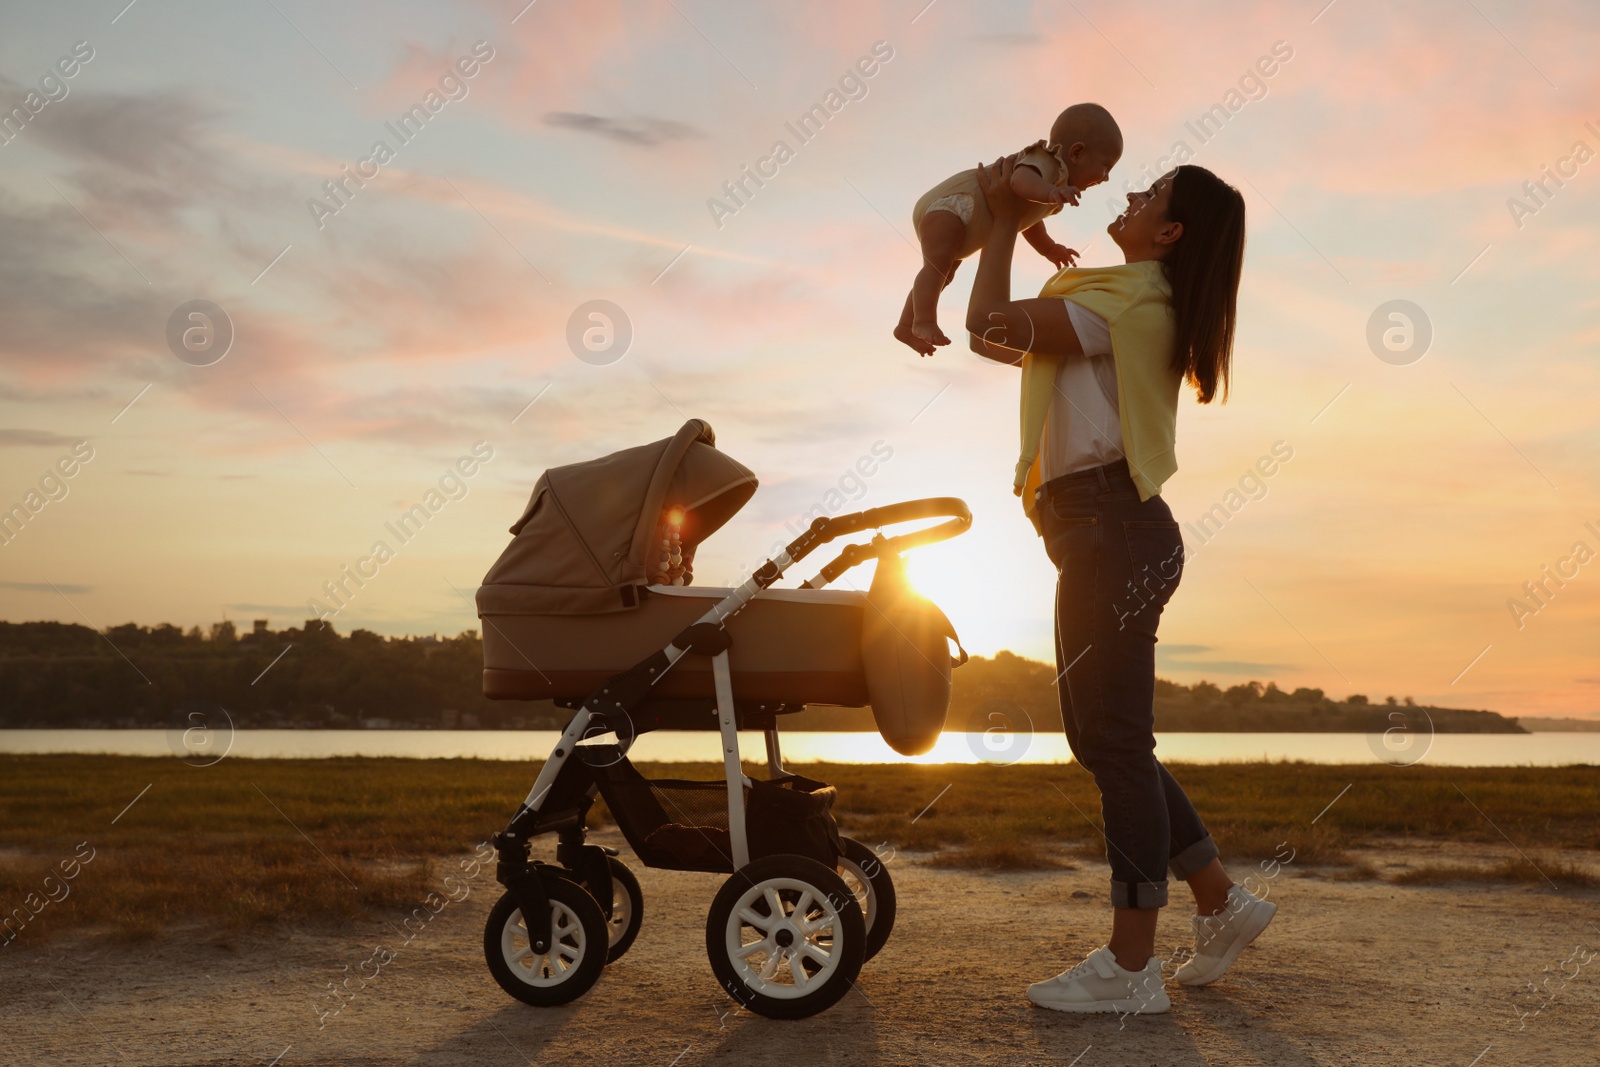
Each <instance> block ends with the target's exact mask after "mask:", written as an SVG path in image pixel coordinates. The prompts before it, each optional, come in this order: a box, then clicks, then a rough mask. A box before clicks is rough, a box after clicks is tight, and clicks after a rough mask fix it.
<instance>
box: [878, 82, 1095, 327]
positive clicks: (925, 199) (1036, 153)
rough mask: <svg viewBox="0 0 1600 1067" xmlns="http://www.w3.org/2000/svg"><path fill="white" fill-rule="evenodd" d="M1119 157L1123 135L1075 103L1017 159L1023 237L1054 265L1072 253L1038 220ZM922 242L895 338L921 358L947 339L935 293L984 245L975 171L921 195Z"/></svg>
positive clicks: (914, 216) (983, 211)
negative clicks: (1043, 138) (1024, 203)
mask: <svg viewBox="0 0 1600 1067" xmlns="http://www.w3.org/2000/svg"><path fill="white" fill-rule="evenodd" d="M1120 158H1122V131H1121V130H1120V129H1119V128H1118V127H1117V123H1116V120H1115V119H1113V118H1112V117H1111V112H1109V111H1107V110H1106V109H1105V108H1103V107H1101V106H1100V105H1099V104H1073V105H1072V106H1071V107H1069V108H1067V110H1065V111H1063V112H1062V113H1061V114H1060V116H1059V117H1057V119H1056V121H1055V123H1054V124H1053V125H1052V126H1051V127H1050V140H1049V142H1048V143H1046V142H1044V141H1038V142H1036V143H1034V144H1032V145H1030V146H1029V147H1027V148H1024V149H1023V150H1022V151H1021V152H1020V153H1018V156H1017V167H1016V170H1015V173H1014V176H1013V177H1012V179H1011V188H1012V189H1013V190H1014V191H1015V192H1016V193H1017V195H1018V196H1021V197H1022V198H1023V199H1025V200H1029V201H1032V203H1030V204H1029V206H1028V210H1027V211H1025V212H1024V213H1023V216H1022V236H1023V237H1025V238H1026V239H1027V241H1028V243H1029V244H1030V245H1032V246H1033V248H1034V250H1035V251H1036V252H1038V253H1039V254H1040V255H1041V256H1043V257H1044V258H1046V259H1048V260H1049V261H1050V262H1052V263H1054V264H1055V265H1056V267H1057V268H1061V267H1067V266H1071V265H1072V262H1073V261H1074V260H1075V259H1077V258H1078V253H1077V252H1074V251H1073V250H1072V249H1070V248H1063V247H1062V246H1061V245H1059V244H1057V243H1056V242H1055V241H1054V240H1052V239H1051V237H1050V235H1049V234H1048V233H1046V232H1045V228H1044V218H1045V216H1046V215H1054V214H1055V213H1056V212H1058V211H1060V210H1061V205H1063V204H1074V205H1076V204H1077V202H1078V193H1079V192H1080V191H1081V190H1084V189H1087V188H1089V187H1090V186H1092V185H1099V184H1100V183H1101V182H1103V181H1105V180H1106V175H1107V174H1109V173H1110V171H1111V168H1112V167H1114V166H1115V165H1116V163H1117V160H1118V159H1120ZM911 221H912V224H913V225H915V226H916V228H917V240H918V241H919V242H920V243H921V245H922V269H921V270H920V271H918V272H917V278H916V281H915V282H914V283H912V286H911V293H910V295H908V296H907V297H906V306H905V310H904V311H902V312H901V313H900V324H899V325H898V326H896V327H895V328H894V335H895V337H896V338H898V339H899V340H901V341H903V342H905V343H906V344H908V345H910V346H911V347H912V348H914V349H916V350H917V351H918V352H919V353H921V354H922V355H924V356H931V355H933V350H934V348H935V347H936V346H939V345H947V344H949V343H950V338H948V337H946V336H945V335H944V332H943V331H942V330H940V329H939V323H938V311H939V294H940V293H941V292H943V291H944V287H945V286H947V285H949V284H950V279H951V278H952V277H954V276H955V272H956V267H957V266H959V265H960V263H961V261H962V260H963V259H965V258H967V257H968V256H970V255H972V253H974V252H976V251H977V250H978V249H980V248H982V247H983V243H984V241H985V240H986V239H987V238H988V236H989V226H990V224H991V223H992V221H993V220H992V218H991V216H990V215H989V206H988V204H987V203H985V202H984V199H983V191H982V189H981V188H980V187H979V185H978V172H977V170H976V168H974V169H973V170H964V171H962V172H961V173H960V174H956V175H953V176H952V177H949V178H946V179H945V180H944V181H942V182H940V183H939V184H938V185H936V186H934V187H933V188H932V189H929V190H928V191H927V192H925V193H923V194H922V199H920V200H918V201H917V206H916V207H915V208H914V209H912V212H911Z"/></svg>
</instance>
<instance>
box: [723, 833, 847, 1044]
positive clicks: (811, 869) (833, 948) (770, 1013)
mask: <svg viewBox="0 0 1600 1067" xmlns="http://www.w3.org/2000/svg"><path fill="white" fill-rule="evenodd" d="M769 892H771V893H773V894H775V895H776V896H777V899H778V905H779V907H778V911H780V912H781V914H779V915H776V916H775V915H774V913H773V912H774V909H773V908H772V905H771V903H770V898H769V897H768V893H769ZM802 909H803V917H804V918H805V919H807V920H809V922H811V923H816V924H817V928H816V929H813V930H810V931H809V932H803V931H799V930H797V929H796V927H795V925H794V923H793V920H792V917H793V916H794V915H795V914H796V912H797V911H801V910H802ZM742 911H747V912H750V913H754V914H755V915H757V916H760V917H762V918H764V919H765V920H767V921H768V923H769V924H770V925H767V926H765V927H762V926H758V925H756V924H754V923H751V922H750V921H748V920H747V919H744V918H742V917H741V912H742ZM797 935H798V936H797ZM866 943H867V934H866V923H865V921H864V920H863V919H862V917H861V907H860V905H859V904H857V903H856V898H855V896H854V895H853V894H852V893H851V892H850V889H849V887H847V886H846V885H845V884H844V881H843V879H841V878H840V877H839V876H838V875H837V874H835V873H834V872H833V871H830V870H828V868H826V867H824V866H823V865H822V864H820V863H818V862H817V861H816V860H813V859H807V858H805V857H804V856H787V855H783V856H767V857H765V858H763V859H759V860H756V861H755V862H753V863H751V864H749V865H748V866H745V867H742V868H740V869H739V870H738V871H735V872H734V873H733V875H732V876H731V877H730V878H729V879H728V880H727V881H726V882H724V883H723V884H722V888H721V889H719V890H718V891H717V895H716V898H715V899H713V900H712V902H711V912H710V914H709V915H707V916H706V955H707V956H708V957H710V959H711V970H712V973H713V974H715V975H716V976H717V981H718V982H719V983H721V985H722V988H723V990H724V991H725V992H726V993H727V994H728V995H729V996H731V997H732V998H733V999H734V1000H736V1001H738V1002H739V1003H740V1004H742V1005H744V1006H745V1007H746V1008H749V1009H750V1010H751V1011H753V1012H755V1013H756V1014H758V1015H765V1016H766V1017H767V1018H769V1019H803V1018H805V1017H806V1016H808V1015H815V1014H816V1013H817V1012H819V1011H822V1010H824V1009H826V1008H829V1007H832V1006H833V1005H834V1004H835V1003H837V1002H838V1001H839V998H841V997H843V996H844V995H845V994H846V993H848V992H849V991H850V987H851V986H852V985H853V984H854V983H855V980H856V978H857V976H859V975H860V973H861V962H862V960H863V959H864V958H865V955H866ZM797 945H798V946H800V947H801V948H802V951H799V952H793V951H790V949H791V947H792V946H797ZM754 946H765V947H761V948H755V947H754ZM741 948H743V949H745V950H747V951H744V952H742V953H741V952H739V950H740V949H741ZM763 967H772V968H773V971H774V973H773V974H772V976H771V977H770V978H763V977H762V975H761V971H762V969H763ZM796 968H798V970H799V971H800V978H796V977H795V975H794V970H795V969H796Z"/></svg>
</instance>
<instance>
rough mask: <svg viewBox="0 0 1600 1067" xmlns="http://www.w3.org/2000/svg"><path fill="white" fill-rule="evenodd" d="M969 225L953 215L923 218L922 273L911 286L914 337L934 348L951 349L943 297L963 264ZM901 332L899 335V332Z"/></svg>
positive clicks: (920, 230) (920, 233)
mask: <svg viewBox="0 0 1600 1067" xmlns="http://www.w3.org/2000/svg"><path fill="white" fill-rule="evenodd" d="M966 233H967V224H966V223H965V222H963V221H962V219H961V216H960V215H957V214H956V213H955V212H953V211H944V210H938V211H929V212H928V213H927V214H926V215H924V216H923V217H922V225H921V226H920V227H919V228H918V230H917V238H918V240H919V241H920V242H921V244H922V269H921V270H919V271H918V272H917V278H916V281H914V282H913V283H912V285H911V297H910V300H909V301H908V302H909V304H910V305H911V333H912V335H913V336H914V337H916V338H917V339H918V340H921V341H923V342H925V343H927V344H930V345H947V344H949V343H950V338H948V337H946V336H945V335H944V332H943V331H942V330H940V329H939V323H938V314H939V294H940V293H941V292H943V291H944V287H945V286H946V285H949V284H950V279H951V277H952V276H954V274H955V269H956V264H957V263H959V262H960V258H959V257H960V255H961V244H962V242H963V241H964V240H965V238H966ZM897 332H898V331H897Z"/></svg>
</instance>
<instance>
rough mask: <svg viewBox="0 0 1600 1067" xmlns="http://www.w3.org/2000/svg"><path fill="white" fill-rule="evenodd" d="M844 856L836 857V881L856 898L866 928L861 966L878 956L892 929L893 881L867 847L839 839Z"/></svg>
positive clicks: (886, 869) (887, 869)
mask: <svg viewBox="0 0 1600 1067" xmlns="http://www.w3.org/2000/svg"><path fill="white" fill-rule="evenodd" d="M839 840H840V841H841V842H843V844H844V855H842V856H840V857H839V877H840V878H842V879H844V884H845V888H847V889H849V890H850V892H851V893H853V894H854V895H855V898H856V903H857V904H858V905H860V907H861V915H862V917H863V918H864V919H865V920H866V925H867V952H866V956H865V958H864V959H863V960H862V962H863V963H864V962H866V960H870V959H871V958H872V957H874V956H876V955H877V954H878V950H879V949H881V948H882V947H883V946H884V943H885V942H887V941H888V940H889V933H890V932H891V931H892V930H893V929H894V912H895V897H894V881H893V880H892V879H890V877H889V868H888V867H887V866H885V865H884V862H883V861H882V860H881V859H879V858H878V857H877V854H876V853H874V852H873V851H872V850H871V849H870V848H868V847H867V846H866V845H863V844H862V843H861V842H860V841H856V840H854V839H852V838H848V837H841V838H840V839H839Z"/></svg>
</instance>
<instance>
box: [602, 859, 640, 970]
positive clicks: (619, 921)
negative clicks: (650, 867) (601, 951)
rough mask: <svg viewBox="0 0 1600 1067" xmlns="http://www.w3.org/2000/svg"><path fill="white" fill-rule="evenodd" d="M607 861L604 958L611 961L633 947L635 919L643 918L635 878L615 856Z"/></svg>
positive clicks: (626, 866) (635, 930)
mask: <svg viewBox="0 0 1600 1067" xmlns="http://www.w3.org/2000/svg"><path fill="white" fill-rule="evenodd" d="M606 858H607V859H608V860H610V861H611V921H610V922H609V923H607V930H606V932H607V950H606V962H607V963H615V962H616V961H617V960H618V959H620V958H621V956H622V954H623V953H624V952H626V951H628V949H630V948H632V947H633V939H634V938H636V937H638V936H639V923H641V922H642V921H643V920H644V893H643V891H641V890H640V889H639V879H637V878H635V877H634V876H633V872H632V871H630V870H628V865H627V864H626V863H623V862H622V861H621V860H619V859H617V858H616V857H615V856H607V857H606Z"/></svg>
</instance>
